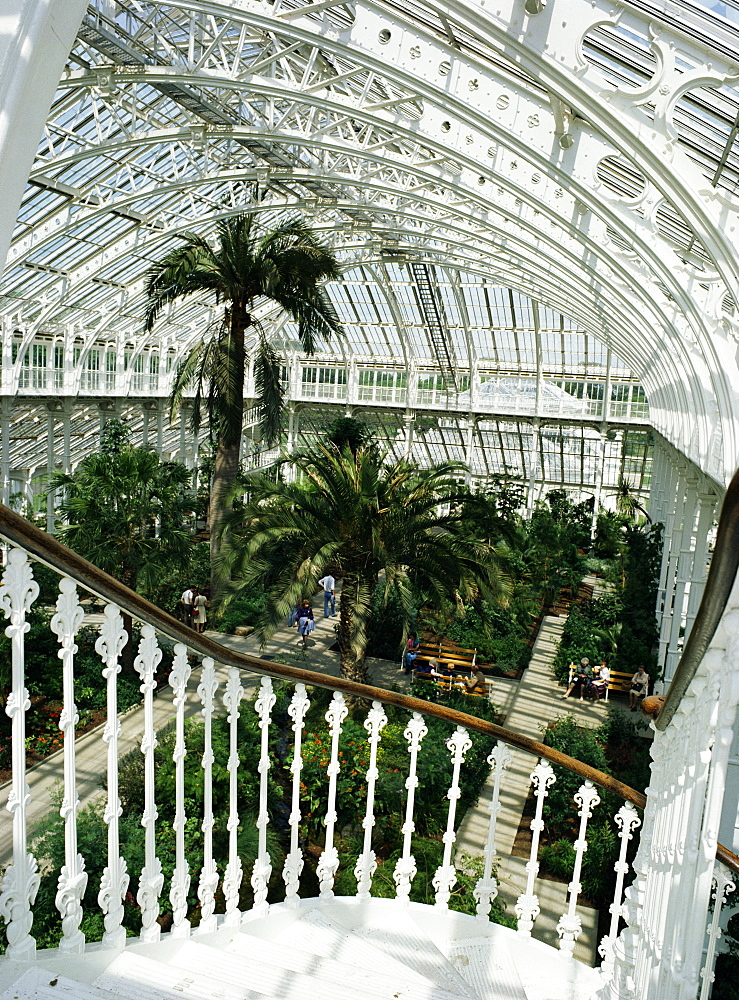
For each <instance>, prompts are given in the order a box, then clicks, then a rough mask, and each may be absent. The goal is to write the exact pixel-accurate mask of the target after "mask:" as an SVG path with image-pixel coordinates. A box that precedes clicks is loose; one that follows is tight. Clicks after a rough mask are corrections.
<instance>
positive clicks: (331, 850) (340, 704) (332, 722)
mask: <svg viewBox="0 0 739 1000" xmlns="http://www.w3.org/2000/svg"><path fill="white" fill-rule="evenodd" d="M348 714H349V710H348V709H347V707H346V702H345V701H344V696H343V695H342V694H341V692H339V691H334V696H333V698H332V699H331V704H330V705H329V707H328V711H327V712H326V721H327V722H328V725H329V733H330V736H331V757H330V760H329V764H328V767H327V769H326V775H327V777H328V804H327V807H326V838H325V841H324V848H323V851H322V852H321V856H320V858H319V859H318V865H317V866H316V874H317V875H318V882H319V885H320V887H321V899H331V898H332V897H333V894H334V890H333V884H334V877H335V875H336V872H337V870H338V868H339V852H338V849H337V847H336V845H335V844H334V832H335V827H336V820H337V819H338V817H337V814H336V778H337V777H338V774H339V771H340V770H341V765H340V764H339V737H340V736H341V724H342V723H343V721H344V719H345V718H346V717H347V715H348Z"/></svg>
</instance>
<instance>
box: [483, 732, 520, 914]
mask: <svg viewBox="0 0 739 1000" xmlns="http://www.w3.org/2000/svg"><path fill="white" fill-rule="evenodd" d="M511 760H512V758H511V753H510V750H509V749H508V747H507V746H506V744H505V743H503V742H502V741H501V740H498V742H497V744H496V745H495V749H494V750H493V751H492V753H491V754H490V756H489V757H488V764H490V766H491V767H492V768H493V769H494V772H493V773H494V778H493V795H492V798H491V799H490V824H489V826H488V836H487V841H486V842H485V866H484V868H483V872H482V878H481V879H480V880H479V881H478V882H477V885H476V886H475V888H474V895H475V899H476V900H477V916H478V917H479V918H480V920H484V921H485V922H486V923H487V920H488V916H489V914H490V907H491V904H492V902H493V900H494V899H495V897H496V896H497V895H498V880H497V879H496V878H495V876H494V875H493V862H494V860H495V832H496V828H497V825H498V814H499V813H500V783H501V780H502V778H503V772H504V771H505V769H506V768H507V767H508V765H509V764H510V762H511Z"/></svg>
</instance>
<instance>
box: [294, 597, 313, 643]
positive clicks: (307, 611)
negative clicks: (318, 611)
mask: <svg viewBox="0 0 739 1000" xmlns="http://www.w3.org/2000/svg"><path fill="white" fill-rule="evenodd" d="M315 627H316V623H315V621H314V620H313V608H312V607H311V606H310V602H309V601H303V605H302V607H301V609H300V617H299V618H298V635H299V636H301V638H302V640H303V649H307V648H308V636H309V635H310V634H311V632H312V631H313V629H314V628H315Z"/></svg>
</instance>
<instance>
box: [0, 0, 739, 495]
mask: <svg viewBox="0 0 739 1000" xmlns="http://www.w3.org/2000/svg"><path fill="white" fill-rule="evenodd" d="M17 2H18V3H21V4H22V0H17ZM527 8H528V9H527ZM732 10H733V8H730V7H729V6H728V5H727V6H726V7H724V8H723V13H722V14H717V13H716V12H715V11H714V12H711V13H709V12H708V11H706V10H703V9H701V8H700V7H699V6H697V5H695V4H687V3H677V2H674V3H673V2H667V0H662V2H661V3H649V4H648V3H622V4H613V3H605V2H603V0H594V2H591V0H550V2H549V3H548V4H546V5H545V4H543V3H541V2H539V0H528V2H527V3H526V5H524V0H496V2H495V3H494V4H492V3H490V0H479V2H465V3H455V2H449V0H445V2H443V3H434V2H425V0H424V2H415V0H412V2H404V3H394V2H384V0H378V2H373V0H357V2H349V3H336V2H333V0H305V2H303V0H284V2H283V0H275V2H274V3H263V2H258V0H253V2H252V0H232V2H231V3H225V2H211V0H170V2H163V3H153V2H142V0H96V2H94V3H90V4H89V5H88V6H87V9H86V11H85V12H84V16H83V18H82V22H81V26H80V28H79V32H78V36H77V40H76V42H75V44H74V45H73V47H72V51H71V52H70V54H69V57H68V60H67V66H66V69H65V71H64V73H63V76H62V79H61V82H60V83H59V86H58V89H57V92H56V96H55V98H54V100H53V102H52V105H51V108H50V111H49V114H48V117H47V121H46V125H45V128H44V132H43V135H42V138H41V141H40V143H39V146H38V150H37V153H36V157H35V160H34V163H33V166H32V169H31V173H30V177H29V179H28V185H27V188H26V193H25V195H24V197H23V200H22V204H21V206H20V211H19V214H18V220H17V223H16V226H15V232H14V235H13V239H12V243H11V246H10V250H9V253H8V258H7V263H6V267H5V271H4V274H3V276H2V283H1V284H0V320H2V325H3V337H4V341H3V351H4V353H3V396H4V397H5V399H6V409H7V405H9V404H8V401H9V400H10V399H11V398H14V399H15V404H16V410H15V412H16V415H19V414H20V420H21V423H22V422H23V419H24V418H22V412H26V411H25V410H23V411H20V410H18V406H19V405H20V400H25V399H26V397H28V396H36V397H38V398H37V400H36V403H34V404H33V405H38V403H39V402H40V401H41V400H42V399H43V398H46V397H52V398H55V397H60V398H62V397H69V396H75V397H77V398H84V399H85V400H87V399H88V397H89V400H88V401H94V400H95V399H96V398H98V397H101V396H102V397H105V396H106V395H108V396H112V395H116V394H118V395H122V394H123V395H125V396H132V397H137V398H140V399H146V398H149V397H151V398H160V397H164V396H166V388H167V383H168V376H169V373H170V371H171V369H172V366H173V364H175V363H176V361H177V358H178V357H180V356H181V354H182V352H183V351H184V350H185V349H186V348H187V346H188V345H189V344H191V343H192V342H193V340H194V339H196V338H197V337H199V336H201V335H202V332H203V329H204V327H205V326H206V325H207V324H208V323H209V322H211V321H212V319H213V316H214V311H213V303H211V302H207V301H196V300H195V299H189V300H187V301H186V302H185V303H182V304H180V305H176V306H174V307H173V308H172V309H171V310H170V311H169V312H168V314H167V315H166V317H165V318H164V319H163V320H162V321H161V322H160V324H159V326H158V327H157V328H156V329H155V331H154V333H153V335H152V336H151V337H148V338H147V337H144V335H143V333H142V321H141V317H142V314H143V298H142V287H143V276H144V273H145V271H146V269H147V267H148V266H149V264H150V262H151V261H152V260H155V259H157V258H158V257H159V256H160V255H161V254H162V253H163V252H164V251H165V250H166V249H167V248H168V247H170V246H171V245H172V243H173V241H174V239H175V237H174V234H175V233H177V232H182V231H184V230H192V229H194V230H197V231H200V232H203V233H206V234H207V233H208V232H209V231H210V230H211V229H212V225H213V222H214V220H215V219H217V218H219V217H221V216H222V215H224V214H228V213H230V212H233V211H236V210H243V209H247V210H248V209H249V208H250V207H253V206H254V201H253V185H256V186H257V190H258V203H259V209H260V211H267V212H272V213H274V217H277V216H279V215H281V214H290V213H291V212H293V211H295V210H300V211H301V212H303V213H304V214H307V215H308V216H310V218H311V220H312V221H313V223H314V225H316V227H318V228H319V229H320V230H321V231H322V232H323V234H324V235H325V238H326V239H327V240H328V241H329V242H331V243H332V244H333V245H334V246H335V247H336V249H337V250H338V251H339V253H340V255H341V258H342V261H343V265H344V267H345V272H344V280H343V281H342V282H340V283H337V284H336V285H335V287H332V288H331V289H330V293H331V294H332V296H333V297H334V300H335V302H336V304H337V308H338V310H339V312H340V314H341V316H342V318H343V319H344V321H345V325H346V331H347V339H346V341H345V342H344V343H336V344H332V345H329V349H328V350H327V352H326V355H325V357H324V358H317V359H312V360H307V359H304V358H297V357H295V358H293V359H292V360H290V358H291V355H292V354H293V353H294V352H293V351H292V347H293V346H294V340H293V337H292V334H291V330H290V327H289V324H287V323H285V322H284V321H283V320H280V319H279V318H275V317H273V316H272V315H271V313H270V310H269V309H268V308H267V307H266V305H265V306H263V307H262V308H261V309H260V314H261V319H262V322H263V323H265V324H268V328H270V329H271V332H272V336H273V337H274V339H275V340H276V341H277V342H278V343H279V344H280V345H281V346H282V348H283V349H284V350H285V352H286V359H287V360H288V361H289V362H290V363H289V365H288V367H289V368H290V371H291V372H292V374H291V376H290V378H291V380H292V381H291V383H290V384H291V386H292V389H293V391H292V392H291V395H292V397H293V398H294V399H297V400H301V401H302V402H304V403H306V402H308V401H309V400H311V399H321V398H322V399H324V400H325V401H327V402H329V403H338V402H341V401H344V402H345V401H346V400H348V399H349V396H350V395H351V392H353V393H354V397H353V398H355V399H356V401H357V402H358V403H359V404H360V405H362V404H363V403H365V404H366V405H367V406H370V405H371V406H375V407H381V406H382V407H385V408H387V407H390V409H392V408H393V407H395V410H396V411H397V412H396V414H395V416H394V417H393V418H392V419H393V420H397V422H398V430H397V432H391V433H390V434H389V438H390V439H392V437H393V434H394V433H397V435H398V436H402V434H401V431H402V414H403V411H407V410H409V409H413V410H414V411H418V410H424V408H426V407H427V406H429V407H431V409H432V410H434V409H435V410H436V411H445V412H447V411H451V412H453V413H457V412H459V413H460V414H462V413H466V414H467V422H466V423H465V422H464V421H463V420H462V418H461V417H459V418H458V417H456V416H454V417H450V418H448V419H440V420H437V421H436V424H435V428H434V430H433V435H436V437H437V438H438V440H432V438H433V435H429V433H428V431H425V432H424V433H423V434H421V435H419V434H416V435H415V438H414V445H413V447H414V448H415V449H418V448H420V444H419V441H420V439H421V438H424V441H425V444H424V448H425V449H426V450H425V452H424V454H427V456H428V457H433V456H434V455H436V456H438V457H441V455H443V454H447V455H450V456H452V457H454V456H456V457H463V456H465V455H466V457H468V458H469V457H470V456H471V455H472V451H471V450H470V449H473V450H474V449H476V451H475V454H474V462H476V463H477V465H478V470H479V472H480V474H489V473H490V472H491V471H497V472H499V473H500V472H502V473H503V474H507V473H506V470H509V469H510V474H512V475H519V476H520V475H526V474H527V469H528V470H529V472H530V470H531V464H530V463H529V465H528V466H526V463H525V462H524V463H523V464H522V465H521V466H520V467H519V463H518V461H517V460H515V461H514V459H513V457H512V455H513V453H515V451H516V447H513V448H512V450H511V449H508V452H506V444H505V441H507V440H509V438H510V440H511V441H513V439H514V437H515V435H518V438H517V440H518V445H517V448H518V450H519V451H521V452H523V451H524V450H529V449H531V448H534V449H535V450H538V451H539V453H540V456H541V460H540V463H539V473H540V474H541V475H543V476H544V477H545V478H549V475H550V473H551V476H552V481H558V479H557V476H558V473H557V470H556V469H554V467H553V466H551V463H549V464H548V460H547V459H546V458H545V452H546V448H545V444H544V442H546V441H547V440H550V439H552V438H553V437H556V436H557V434H559V441H560V444H559V445H557V447H558V448H559V450H560V453H561V454H562V455H564V453H565V451H567V450H568V449H570V448H571V447H572V448H573V450H572V454H573V455H576V456H577V457H576V458H573V459H572V460H571V461H570V462H569V469H570V471H569V472H568V474H567V475H568V477H570V478H571V477H572V475H573V472H572V469H573V468H575V469H576V470H577V466H578V463H579V473H577V475H579V476H580V477H582V478H581V481H582V483H586V482H591V481H592V480H591V479H590V478H589V477H590V475H591V473H590V472H589V471H588V470H589V465H588V456H589V455H590V454H591V452H594V451H597V449H598V447H601V448H602V447H603V443H602V442H603V440H604V438H605V428H606V427H610V426H611V422H613V421H615V422H616V423H618V421H619V419H620V418H623V419H622V421H621V422H622V424H623V426H622V427H621V429H620V430H619V431H618V432H617V433H618V435H619V441H623V440H625V439H626V438H628V435H629V434H632V443H631V446H630V450H631V452H632V453H634V454H635V453H637V452H638V451H639V448H641V447H642V443H639V444H638V445H634V439H633V434H634V433H636V431H628V424H629V421H631V422H632V423H634V424H636V425H639V426H640V427H641V429H642V434H643V432H644V428H645V425H646V422H647V409H646V401H645V399H644V393H646V398H647V399H648V401H649V406H648V423H649V424H650V425H651V426H652V427H654V428H655V429H656V430H657V431H658V432H659V433H660V434H661V435H663V436H664V438H665V439H666V440H667V441H669V442H670V443H671V444H672V445H674V446H675V447H676V448H677V449H678V450H679V451H680V452H682V453H683V454H684V455H685V456H686V457H687V458H689V459H690V460H691V461H692V462H694V463H695V464H696V465H697V466H698V467H699V468H701V469H702V470H703V471H704V472H706V473H707V474H708V475H709V476H710V477H711V478H712V479H714V480H715V481H716V482H717V483H718V484H720V485H723V484H724V483H725V482H726V481H727V479H728V477H729V476H730V475H731V473H732V471H733V468H734V466H735V464H736V461H737V451H738V449H737V444H738V441H739V436H738V434H737V429H738V428H737V404H738V402H739V399H738V397H737V392H738V391H739V371H738V370H737V341H738V340H739V325H737V317H736V303H739V269H738V268H737V254H736V242H737V232H736V222H737V214H736V210H737V204H739V202H737V191H736V189H737V182H738V181H739V155H738V154H737V151H736V149H735V144H734V140H735V138H736V134H737V131H738V130H739V125H738V123H739V116H738V112H739V90H738V89H737V85H736V83H735V80H736V75H737V68H736V61H735V60H736V56H737V53H738V52H739V31H737V29H736V28H735V27H734V23H733V18H734V14H733V13H732ZM342 368H343V370H344V372H345V374H344V375H340V374H338V372H339V371H340V369H342ZM311 372H315V373H314V374H311ZM332 372H333V374H331V373H332ZM368 372H371V373H372V374H371V375H370V374H368ZM306 373H307V374H306ZM311 380H312V381H311ZM342 380H343V381H342ZM347 383H348V384H349V386H350V392H349V395H347V392H346V391H344V390H343V389H342V386H346V385H347ZM491 386H492V389H491ZM321 387H323V388H321ZM409 387H412V391H411V388H409ZM486 387H487V388H486ZM370 390H371V392H370ZM363 392H364V395H362V393H363ZM532 392H533V396H532ZM424 393H426V396H428V398H426V396H424ZM434 393H436V396H434V398H433V399H432V398H431V395H433V394H434ZM557 393H559V394H560V396H561V395H562V394H564V396H565V397H566V398H565V399H564V402H563V401H562V399H561V398H560V399H559V400H557V399H556V398H555V397H556V396H557ZM16 394H17V396H16ZM429 394H431V395H429ZM465 394H466V395H465ZM552 394H554V395H552ZM370 397H371V398H370ZM411 397H412V398H411ZM625 398H628V410H624V409H623V406H621V408H620V409H619V405H620V404H622V403H623V400H624V399H625ZM583 399H585V401H586V404H587V405H585V404H583V403H580V404H578V402H577V401H578V400H581V401H582V400H583ZM598 400H601V405H600V406H598ZM603 400H605V403H604V404H603V402H602V401H603ZM594 404H595V405H594ZM23 405H24V406H25V405H29V406H30V405H31V401H29V402H28V404H25V403H24V404H23ZM578 406H579V409H578ZM547 407H549V409H547ZM552 407H554V410H552ZM568 407H571V412H568ZM575 411H577V412H575ZM28 412H29V413H30V410H29V411H28ZM470 417H474V418H475V419H473V420H470ZM522 418H523V423H522V422H521V420H522ZM568 418H570V419H568ZM80 419H81V418H80ZM138 419H143V418H138ZM563 421H564V425H565V426H568V425H573V426H574V425H576V431H575V433H569V432H564V431H562V430H559V431H557V430H555V429H553V428H554V427H555V425H556V426H557V427H559V426H560V425H561V424H562V422H563ZM309 422H310V421H309V419H308V414H307V413H306V414H305V420H304V421H303V427H304V428H305V427H306V426H308V424H309ZM89 423H90V426H93V425H94V423H95V421H94V419H91V421H90V422H89ZM385 423H386V424H387V420H386V421H385ZM542 425H543V426H544V430H542ZM50 426H51V429H52V431H53V424H52V425H50ZM547 427H549V429H548V430H547V429H546V428H547ZM596 431H597V433H598V434H600V439H601V444H600V445H599V444H598V443H597V441H596V438H597V434H596ZM166 433H167V432H166V431H161V429H160V438H162V435H164V436H166ZM175 436H176V435H175ZM643 436H644V434H643ZM29 437H31V438H32V437H33V435H32V434H29V433H28V427H27V426H26V434H25V438H26V439H28V438H29ZM21 438H23V435H20V436H19V437H18V439H17V440H18V441H20V440H21ZM589 438H592V439H593V445H592V448H591V447H590V446H589V445H586V444H583V443H582V442H584V441H587V440H588V439H589ZM457 439H458V440H457ZM565 440H568V441H570V442H572V441H574V440H577V441H579V442H580V445H579V446H578V447H577V448H575V447H574V446H573V445H572V444H571V443H570V444H567V445H565V444H563V443H562V442H563V441H565ZM24 447H25V446H21V445H20V444H16V445H15V446H14V448H15V451H14V454H13V457H12V459H10V462H11V465H12V464H19V463H22V462H25V463H26V465H31V464H33V462H32V461H31V460H30V459H29V458H28V452H27V450H26V451H24ZM494 449H497V452H498V455H499V456H500V457H495V458H492V457H491V455H490V452H491V450H494ZM42 450H43V449H42ZM554 450H555V451H556V448H555V449H554ZM626 450H627V451H628V450H629V449H626ZM642 450H643V449H642ZM16 452H17V453H16ZM506 454H508V458H506V457H505V455H506ZM621 456H622V458H623V451H622V452H621ZM58 457H59V456H58V454H57V458H58ZM419 457H422V456H421V454H420V452H419ZM33 461H35V459H34V460H33ZM573 463H574V465H573ZM565 464H567V463H566V462H565V461H564V459H563V462H562V468H563V469H564V466H565ZM547 468H549V472H547V471H546V470H547ZM614 468H615V467H614ZM621 468H623V462H622V465H621ZM641 471H642V473H643V466H642V467H641ZM640 474H641V473H640ZM577 475H576V478H577ZM570 478H567V477H565V475H564V473H562V475H561V479H560V480H559V481H563V482H564V481H567V482H570Z"/></svg>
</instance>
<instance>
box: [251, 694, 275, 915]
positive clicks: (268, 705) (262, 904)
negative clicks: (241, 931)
mask: <svg viewBox="0 0 739 1000" xmlns="http://www.w3.org/2000/svg"><path fill="white" fill-rule="evenodd" d="M274 703H275V695H274V691H273V690H272V681H271V679H270V678H269V677H263V678H262V683H261V685H260V687H259V694H258V696H257V700H256V701H255V702H254V709H255V711H256V713H257V715H258V716H259V729H260V732H261V734H262V741H261V748H260V753H259V815H258V817H257V830H258V831H259V846H258V849H257V860H256V861H255V862H254V870H253V871H252V875H251V887H252V889H253V890H254V912H255V913H261V914H264V913H266V912H267V910H268V908H269V904H268V903H267V889H268V887H269V877H270V875H271V874H272V862H271V859H270V856H269V853H268V851H267V826H268V824H269V812H268V811H267V778H268V776H269V768H270V761H269V723H270V716H271V713H272V708H273V706H274Z"/></svg>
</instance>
